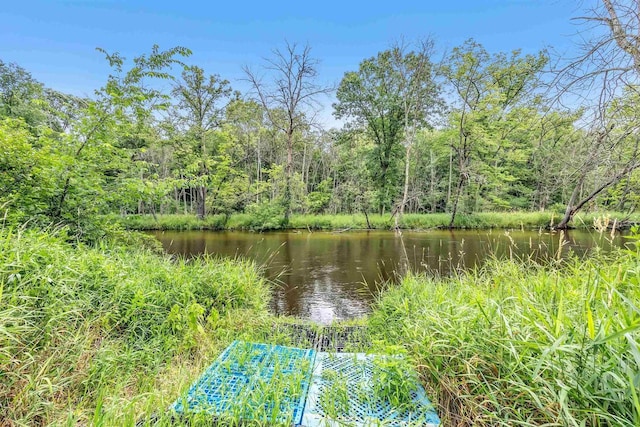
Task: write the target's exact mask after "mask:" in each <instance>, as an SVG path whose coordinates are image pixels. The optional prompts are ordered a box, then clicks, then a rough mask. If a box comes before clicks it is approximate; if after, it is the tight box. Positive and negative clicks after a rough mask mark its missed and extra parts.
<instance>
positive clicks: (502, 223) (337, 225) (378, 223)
mask: <svg viewBox="0 0 640 427" xmlns="http://www.w3.org/2000/svg"><path fill="white" fill-rule="evenodd" d="M603 217H606V218H609V221H608V223H609V224H613V223H614V221H617V223H619V222H620V221H621V220H623V219H625V218H626V215H625V214H621V213H617V212H605V213H603V212H595V213H583V214H578V215H576V217H575V218H574V220H573V226H575V227H577V228H592V227H593V226H594V223H595V222H598V223H601V222H602V221H601V219H602V218H603ZM560 218H561V214H559V213H553V212H481V213H474V214H467V215H458V216H456V220H455V223H454V227H455V228H459V229H465V228H466V229H469V228H471V229H489V228H529V229H531V228H545V227H549V226H553V225H555V224H557V223H558V222H559V220H560ZM110 219H111V220H113V221H118V222H121V223H122V224H123V225H124V226H125V227H126V228H128V229H132V230H257V231H262V230H278V229H283V228H288V229H303V230H307V229H308V230H349V229H354V230H364V229H367V228H372V229H377V230H388V229H391V228H392V227H394V225H395V222H394V220H393V219H392V218H391V217H390V215H377V214H371V215H369V216H368V222H367V217H365V216H364V215H363V214H354V215H348V214H337V215H304V214H296V215H292V216H291V218H290V221H289V225H288V226H286V227H285V226H284V224H283V221H282V218H281V217H279V216H272V215H268V213H265V214H259V213H253V214H251V213H237V214H233V215H230V216H228V217H227V216H224V215H211V216H208V217H207V218H205V219H204V220H199V219H197V218H196V217H195V216H194V215H158V216H156V217H155V218H154V217H152V216H150V215H129V216H126V217H117V216H113V217H111V218H110ZM449 220H450V215H449V214H446V213H434V214H406V215H404V216H403V217H402V219H401V221H400V224H399V225H400V227H401V228H403V229H411V230H428V229H434V228H447V227H449ZM631 220H632V221H635V222H639V221H640V215H638V214H635V215H634V216H633V217H632V218H631Z"/></svg>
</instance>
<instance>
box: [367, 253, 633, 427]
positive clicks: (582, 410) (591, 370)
mask: <svg viewBox="0 0 640 427" xmlns="http://www.w3.org/2000/svg"><path fill="white" fill-rule="evenodd" d="M638 301H640V255H639V252H638V251H634V252H620V253H618V254H616V255H615V256H613V257H612V258H602V259H594V260H589V261H580V262H578V261H575V262H572V263H570V264H569V265H565V266H564V267H563V268H561V269H560V268H558V269H554V268H551V269H548V268H547V269H543V268H541V267H539V266H536V265H533V264H522V263H518V262H513V261H508V262H505V261H501V262H495V263H493V264H491V265H488V266H486V267H484V268H483V269H482V270H480V271H476V272H475V273H471V274H469V275H467V276H463V277H459V278H452V279H448V280H444V281H436V280H430V279H428V278H426V277H409V278H406V279H405V280H404V282H403V283H402V285H401V286H400V287H399V288H396V289H392V290H390V291H388V292H387V293H386V294H385V295H384V297H383V298H382V299H381V301H380V302H379V305H378V306H377V308H376V309H375V311H374V313H373V315H372V316H371V318H370V324H371V327H372V329H373V332H374V335H375V336H377V338H378V339H379V340H382V341H386V342H395V343H403V345H404V346H405V348H406V349H407V350H408V351H409V353H410V354H411V355H412V357H413V361H414V364H415V365H416V366H418V367H419V370H420V374H421V376H422V378H423V380H424V381H425V383H426V384H427V386H428V387H429V388H430V393H429V394H430V395H431V396H432V397H433V398H434V400H435V401H436V402H437V404H438V405H437V406H438V411H439V413H440V415H441V417H442V418H443V422H444V425H447V426H449V425H452V426H482V425H491V426H494V425H504V426H513V425H522V426H533V425H558V426H584V425H587V426H637V425H640V401H639V400H638V393H639V390H638V388H639V387H640V351H639V348H638V345H639V342H640V308H639V306H638Z"/></svg>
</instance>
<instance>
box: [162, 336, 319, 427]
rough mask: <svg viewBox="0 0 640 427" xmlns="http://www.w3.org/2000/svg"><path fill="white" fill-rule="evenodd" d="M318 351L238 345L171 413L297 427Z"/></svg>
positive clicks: (227, 351) (217, 361)
mask: <svg viewBox="0 0 640 427" xmlns="http://www.w3.org/2000/svg"><path fill="white" fill-rule="evenodd" d="M315 354H316V353H315V351H314V350H305V349H299V348H292V347H284V346H278V345H268V344H254V343H247V342H242V341H235V342H234V343H233V344H231V345H230V346H229V347H227V349H226V350H225V351H224V352H223V353H222V354H221V355H220V356H219V357H218V359H216V361H215V362H214V363H213V364H212V365H211V366H209V368H207V370H206V371H205V372H204V373H203V374H202V376H201V377H200V378H199V379H198V380H197V381H196V382H195V383H194V384H193V385H192V386H191V388H190V389H189V391H188V392H187V393H186V395H185V396H183V397H181V398H179V399H178V400H176V401H175V402H174V403H173V405H171V409H172V410H173V411H175V412H176V413H178V414H191V413H203V412H204V413H207V414H210V415H211V416H212V418H214V419H218V420H224V419H235V420H260V421H264V422H275V421H277V422H284V423H291V424H299V423H300V421H301V419H302V413H303V409H304V402H305V398H306V395H307V390H308V388H309V384H310V378H311V371H312V368H313V362H314V359H315Z"/></svg>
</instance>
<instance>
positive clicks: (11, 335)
mask: <svg viewBox="0 0 640 427" xmlns="http://www.w3.org/2000/svg"><path fill="white" fill-rule="evenodd" d="M268 299H269V289H268V286H267V285H266V283H265V282H264V281H263V280H262V279H261V278H260V276H259V274H258V272H257V269H256V268H255V266H254V265H252V264H250V263H248V262H235V261H234V262H232V261H226V260H219V259H208V260H207V259H198V260H194V261H190V262H188V263H187V262H185V261H182V260H170V259H169V258H167V257H164V256H160V255H157V254H156V253H154V252H152V251H149V250H145V249H140V248H135V249H134V248H125V247H122V246H119V245H109V244H106V243H105V244H103V245H102V247H101V248H91V247H84V246H73V245H70V244H69V243H67V241H66V237H65V236H64V234H62V233H59V232H58V233H56V232H42V231H32V230H30V231H26V230H7V229H2V230H0V420H2V421H0V425H3V426H5V425H9V426H14V425H15V426H19V425H25V426H26V425H29V426H38V425H50V424H54V425H76V424H83V425H86V424H93V425H100V423H103V424H104V425H133V423H134V420H135V419H136V417H138V416H139V415H141V414H144V413H151V412H155V411H157V410H162V409H164V408H166V407H167V406H168V405H169V403H171V401H172V400H173V399H175V398H176V397H177V396H178V395H179V393H180V391H181V390H183V389H184V388H185V387H186V386H187V384H188V383H189V382H191V381H192V380H193V378H194V377H195V376H197V375H198V374H199V373H200V372H201V371H202V369H203V368H204V367H205V366H206V365H208V364H209V363H210V362H211V360H212V359H213V358H214V357H215V355H216V354H217V353H218V352H219V350H220V349H221V348H223V347H224V346H226V345H227V344H228V343H229V342H231V341H232V340H233V339H235V338H236V337H237V336H239V335H241V334H242V333H243V331H247V330H250V331H251V330H255V329H259V328H257V327H256V325H263V324H264V325H266V324H267V323H268V320H267V319H268V316H267V314H266V302H267V301H268Z"/></svg>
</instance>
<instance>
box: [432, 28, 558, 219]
mask: <svg viewBox="0 0 640 427" xmlns="http://www.w3.org/2000/svg"><path fill="white" fill-rule="evenodd" d="M546 63H547V56H546V55H545V54H544V53H543V52H541V53H539V54H538V55H524V56H522V55H521V54H520V52H519V51H514V52H512V53H511V55H506V54H502V53H500V54H495V55H490V54H489V53H488V52H487V51H486V50H485V49H484V47H482V46H481V45H480V44H478V43H476V42H475V41H473V40H468V41H467V42H465V43H464V44H463V45H462V46H460V47H456V48H455V49H453V51H452V52H451V54H450V55H449V56H448V58H446V60H445V62H444V64H443V67H442V73H443V74H444V76H445V78H446V79H447V81H448V83H449V85H450V87H452V88H453V92H454V94H455V95H456V99H457V102H456V108H455V109H454V111H453V113H452V115H451V117H450V120H451V122H452V123H453V124H454V125H455V128H456V136H455V138H454V140H453V142H452V150H453V153H454V156H455V158H456V160H457V167H458V179H457V185H456V187H455V190H454V191H455V193H454V194H453V202H452V203H453V206H452V207H451V220H450V223H449V227H453V225H454V221H455V217H456V214H457V212H458V205H459V203H460V198H461V195H462V194H463V190H464V187H465V185H467V184H468V183H469V182H470V180H471V177H472V173H473V170H472V162H471V161H472V158H473V157H474V156H478V153H479V150H481V149H484V150H486V147H483V145H485V146H486V144H489V143H490V144H492V145H494V149H493V157H497V156H498V154H499V153H500V151H501V149H502V148H503V145H504V143H505V142H506V141H508V140H509V134H510V133H513V132H514V130H516V129H517V128H519V127H520V126H519V125H515V126H514V123H519V122H520V120H521V116H522V115H523V114H522V113H524V112H525V111H524V110H519V108H520V107H521V106H523V105H527V104H529V103H530V102H531V101H532V99H534V95H535V89H536V88H537V86H538V84H539V73H540V71H541V70H542V68H543V67H544V65H545V64H546Z"/></svg>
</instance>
